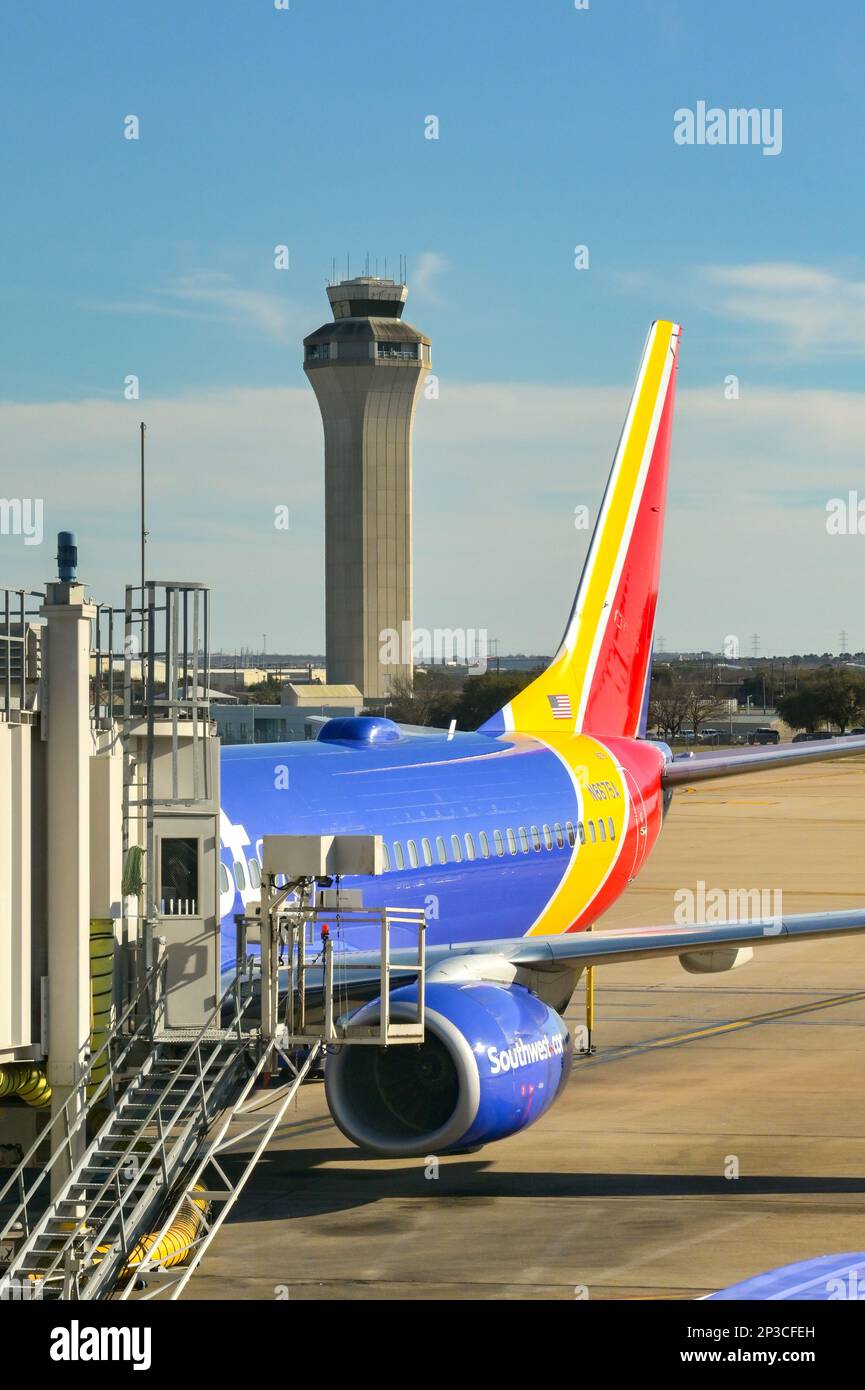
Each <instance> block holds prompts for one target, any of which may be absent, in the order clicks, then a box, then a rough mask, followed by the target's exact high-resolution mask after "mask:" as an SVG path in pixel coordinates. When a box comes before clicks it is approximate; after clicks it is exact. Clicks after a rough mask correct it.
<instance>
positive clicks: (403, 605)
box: [303, 275, 430, 701]
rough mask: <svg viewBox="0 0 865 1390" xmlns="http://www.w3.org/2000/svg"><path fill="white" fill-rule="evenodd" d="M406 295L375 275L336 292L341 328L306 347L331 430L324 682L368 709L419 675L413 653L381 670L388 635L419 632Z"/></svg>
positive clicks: (418, 341)
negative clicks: (347, 689)
mask: <svg viewBox="0 0 865 1390" xmlns="http://www.w3.org/2000/svg"><path fill="white" fill-rule="evenodd" d="M407 295H408V290H407V288H406V286H405V285H402V284H397V283H396V282H395V281H393V280H382V279H379V278H378V277H377V276H370V275H363V276H358V277H357V278H356V279H353V280H343V281H341V282H339V283H337V284H334V285H329V286H328V289H327V297H328V299H329V300H330V304H331V308H332V310H333V318H334V321H333V323H326V324H324V325H323V326H322V327H321V328H319V329H317V330H316V331H315V333H311V334H310V335H309V337H308V338H304V340H303V341H304V364H303V366H304V371H305V372H306V374H307V376H308V377H309V380H310V383H311V385H312V389H313V390H314V391H315V395H316V399H317V400H318V405H319V409H320V411H321V418H322V422H323V424H324V469H325V590H326V593H325V608H326V645H327V678H328V681H330V682H332V683H336V684H343V683H350V684H352V685H356V686H357V687H358V688H359V689H360V690H361V691H362V692H363V696H364V699H365V700H367V701H369V700H384V699H386V698H387V696H388V693H389V690H390V680H391V678H393V677H394V676H398V675H402V676H408V677H411V670H412V662H411V651H410V650H409V651H400V656H401V657H404V660H400V661H398V662H396V663H394V662H392V661H389V662H388V664H383V663H382V661H381V659H380V652H381V648H382V644H383V643H385V642H386V641H387V635H388V634H391V633H396V634H399V635H400V638H401V637H402V634H403V633H405V632H409V633H410V632H411V630H412V629H411V623H412V511H411V487H412V478H411V457H412V441H411V436H412V424H413V421H414V412H415V406H416V404H417V398H418V395H419V393H420V389H421V384H422V382H423V380H424V377H425V376H426V374H427V373H428V372H429V370H430V340H429V338H426V337H425V336H424V335H423V333H420V332H419V331H418V330H417V329H416V328H412V326H411V324H408V323H404V322H403V321H402V311H403V308H404V306H405V301H406V298H407ZM404 625H407V626H404ZM389 655H391V656H392V655H393V652H392V651H391V653H390V654H389Z"/></svg>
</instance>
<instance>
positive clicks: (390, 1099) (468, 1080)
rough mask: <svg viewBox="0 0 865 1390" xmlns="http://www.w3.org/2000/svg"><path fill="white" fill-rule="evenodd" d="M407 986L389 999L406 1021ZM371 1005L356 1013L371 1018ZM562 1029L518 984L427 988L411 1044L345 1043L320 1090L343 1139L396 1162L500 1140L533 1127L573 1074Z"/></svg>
mask: <svg viewBox="0 0 865 1390" xmlns="http://www.w3.org/2000/svg"><path fill="white" fill-rule="evenodd" d="M416 997H417V996H416V992H415V987H414V986H413V985H410V986H408V987H406V988H405V989H399V990H395V991H394V992H393V994H392V995H391V1017H392V1018H395V1019H399V1018H411V1017H413V1015H414V1004H415V1001H416ZM378 1015H379V1004H378V1001H377V1000H375V1001H373V1002H372V1003H371V1004H367V1005H365V1006H364V1007H363V1008H362V1009H361V1010H360V1011H359V1012H358V1013H357V1014H355V1015H354V1019H355V1021H361V1020H363V1021H373V1020H374V1019H377V1018H378ZM571 1060H572V1054H571V1048H570V1039H569V1036H568V1030H567V1028H566V1026H565V1024H564V1023H563V1021H562V1019H561V1018H560V1017H559V1015H558V1014H557V1013H556V1012H555V1010H554V1009H552V1008H550V1007H548V1005H546V1004H544V1003H543V1002H542V1001H541V1000H540V999H539V998H538V997H537V995H535V994H532V992H531V991H530V990H528V989H525V988H524V987H523V986H521V985H507V986H503V985H497V984H490V983H488V982H486V981H476V980H467V981H465V982H462V983H454V984H435V983H430V984H428V985H427V989H426V1038H425V1041H424V1042H423V1043H422V1044H420V1045H418V1046H415V1045H412V1044H405V1043H398V1044H395V1045H393V1046H391V1047H387V1048H384V1047H372V1046H366V1045H353V1046H352V1045H348V1046H346V1047H341V1048H339V1049H337V1050H336V1051H335V1052H333V1053H331V1054H329V1055H328V1058H327V1064H326V1066H325V1091H326V1094H327V1102H328V1105H329V1106H330V1112H331V1114H332V1115H333V1118H334V1120H335V1121H336V1123H337V1124H338V1125H339V1128H340V1129H341V1130H342V1132H343V1134H344V1135H346V1137H347V1138H348V1139H351V1140H352V1142H353V1143H355V1144H358V1145H360V1147H361V1148H365V1149H372V1150H373V1151H374V1152H375V1153H380V1154H388V1155H390V1156H392V1157H403V1156H409V1155H412V1154H420V1155H423V1156H426V1155H427V1154H444V1153H453V1152H455V1151H458V1150H461V1149H469V1148H474V1147H475V1146H476V1145H478V1144H487V1143H490V1142H491V1141H492V1140H494V1139H505V1138H507V1136H508V1135H510V1134H516V1133H517V1132H518V1131H519V1130H522V1129H525V1128H526V1127H527V1126H528V1125H531V1124H534V1122H535V1120H537V1119H540V1117H541V1115H543V1114H544V1112H545V1111H546V1110H548V1109H549V1108H550V1106H551V1105H552V1103H553V1101H554V1100H555V1099H556V1097H557V1096H558V1095H559V1093H560V1092H561V1090H562V1088H563V1087H564V1084H565V1082H566V1081H567V1078H568V1075H569V1073H570V1069H571Z"/></svg>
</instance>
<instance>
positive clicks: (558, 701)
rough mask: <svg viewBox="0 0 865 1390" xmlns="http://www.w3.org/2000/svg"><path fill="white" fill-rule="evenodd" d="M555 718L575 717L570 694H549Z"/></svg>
mask: <svg viewBox="0 0 865 1390" xmlns="http://www.w3.org/2000/svg"><path fill="white" fill-rule="evenodd" d="M547 699H548V700H549V702H550V709H551V710H552V712H553V718H554V719H573V717H574V716H573V715H572V714H571V697H570V695H548V696H547Z"/></svg>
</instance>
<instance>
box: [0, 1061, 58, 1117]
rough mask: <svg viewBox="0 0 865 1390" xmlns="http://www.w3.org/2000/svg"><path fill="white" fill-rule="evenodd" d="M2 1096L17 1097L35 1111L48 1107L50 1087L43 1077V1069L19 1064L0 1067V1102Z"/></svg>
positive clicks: (46, 1079)
mask: <svg viewBox="0 0 865 1390" xmlns="http://www.w3.org/2000/svg"><path fill="white" fill-rule="evenodd" d="M4 1096H17V1097H18V1098H19V1100H23V1101H26V1103H27V1104H28V1105H32V1106H33V1107H34V1109H36V1110H42V1109H44V1108H45V1106H46V1105H50V1104H51V1087H50V1086H49V1084H48V1078H47V1076H46V1075H45V1068H44V1067H34V1066H32V1065H31V1064H30V1063H21V1062H10V1063H8V1064H6V1065H4V1066H0V1100H2V1098H3V1097H4Z"/></svg>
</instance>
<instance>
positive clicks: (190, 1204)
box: [120, 1183, 207, 1279]
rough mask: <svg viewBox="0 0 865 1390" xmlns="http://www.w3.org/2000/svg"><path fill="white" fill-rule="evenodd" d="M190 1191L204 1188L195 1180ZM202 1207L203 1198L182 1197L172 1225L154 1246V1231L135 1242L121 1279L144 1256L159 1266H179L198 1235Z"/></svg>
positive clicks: (166, 1267) (141, 1261)
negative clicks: (193, 1186) (195, 1182)
mask: <svg viewBox="0 0 865 1390" xmlns="http://www.w3.org/2000/svg"><path fill="white" fill-rule="evenodd" d="M193 1190H194V1191H195V1192H203V1191H204V1188H203V1186H202V1184H201V1183H197V1184H196V1186H195V1188H194V1189H193ZM206 1208H207V1202H206V1201H205V1200H204V1198H203V1197H184V1199H183V1201H182V1202H181V1204H180V1209H179V1211H178V1213H177V1216H176V1217H175V1219H174V1223H173V1225H171V1226H169V1228H168V1230H167V1231H166V1232H165V1235H164V1236H163V1237H162V1239H161V1241H160V1242H159V1244H158V1245H157V1244H156V1237H157V1236H158V1234H159V1232H158V1231H151V1232H150V1234H149V1235H146V1236H142V1237H141V1239H140V1240H139V1241H138V1242H137V1244H136V1246H135V1249H134V1250H133V1252H132V1254H131V1255H130V1256H129V1264H128V1265H127V1266H126V1268H125V1269H124V1271H123V1273H122V1274H121V1276H120V1277H121V1279H126V1278H127V1277H128V1276H129V1275H130V1274H132V1273H133V1272H134V1270H135V1267H136V1265H140V1264H142V1263H143V1262H144V1260H145V1259H150V1260H154V1261H158V1262H159V1265H160V1267H161V1268H162V1269H173V1268H174V1266H175V1265H182V1264H183V1262H184V1260H185V1259H186V1258H187V1256H188V1255H189V1252H190V1249H191V1246H192V1242H193V1241H194V1240H195V1237H196V1236H197V1235H198V1230H199V1227H200V1225H201V1221H202V1218H203V1216H204V1212H205V1210H206Z"/></svg>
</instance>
